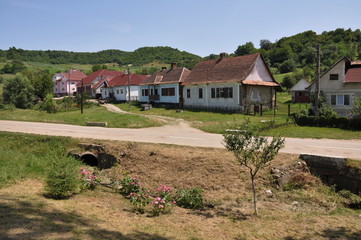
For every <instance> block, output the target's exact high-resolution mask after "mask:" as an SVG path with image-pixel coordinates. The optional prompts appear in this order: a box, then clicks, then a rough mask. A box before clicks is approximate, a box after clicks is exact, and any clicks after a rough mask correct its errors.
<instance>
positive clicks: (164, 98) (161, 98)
mask: <svg viewBox="0 0 361 240" xmlns="http://www.w3.org/2000/svg"><path fill="white" fill-rule="evenodd" d="M153 88H154V89H158V95H159V100H158V101H155V102H158V103H179V84H178V83H172V84H161V85H155V86H154V85H150V86H148V85H146V86H140V88H139V101H140V102H148V101H149V97H148V96H142V89H149V94H150V89H153ZM162 88H174V93H175V94H174V96H162Z"/></svg>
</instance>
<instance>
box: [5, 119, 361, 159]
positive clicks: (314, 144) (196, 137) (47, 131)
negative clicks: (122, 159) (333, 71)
mask: <svg viewBox="0 0 361 240" xmlns="http://www.w3.org/2000/svg"><path fill="white" fill-rule="evenodd" d="M0 131H8V132H22V133H34V134H42V135H51V136H68V137H75V138H92V139H106V140H119V141H134V142H151V143H166V144H177V145H186V146H198V147H216V148H222V147H224V146H223V144H222V139H223V138H222V135H220V134H211V133H205V132H202V131H200V130H198V129H194V128H190V127H189V126H188V125H187V124H178V125H176V126H174V125H173V126H172V125H167V126H163V127H153V128H143V129H126V128H103V127H84V126H75V125H66V124H53V123H35V122H20V121H5V120H1V121H0ZM281 152H286V153H296V154H300V153H309V154H319V155H326V156H341V157H347V158H352V159H359V160H361V140H331V139H296V138H287V139H286V146H285V148H283V149H282V150H281Z"/></svg>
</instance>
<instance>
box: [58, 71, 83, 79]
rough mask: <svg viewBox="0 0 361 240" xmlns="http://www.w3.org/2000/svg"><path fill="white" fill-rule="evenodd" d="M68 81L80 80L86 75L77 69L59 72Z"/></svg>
mask: <svg viewBox="0 0 361 240" xmlns="http://www.w3.org/2000/svg"><path fill="white" fill-rule="evenodd" d="M61 74H62V75H64V77H65V78H66V79H67V80H68V81H81V80H82V79H83V78H86V77H87V76H86V75H85V74H84V73H82V72H81V71H78V70H69V72H65V73H61Z"/></svg>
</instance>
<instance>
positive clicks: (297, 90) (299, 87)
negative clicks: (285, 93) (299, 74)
mask: <svg viewBox="0 0 361 240" xmlns="http://www.w3.org/2000/svg"><path fill="white" fill-rule="evenodd" d="M309 86H310V83H309V82H308V81H307V80H306V79H301V80H299V81H298V82H297V83H296V84H295V85H294V86H293V87H292V88H291V89H290V93H291V96H292V102H293V103H309V102H310V92H309V90H308V89H307V88H308V87H309Z"/></svg>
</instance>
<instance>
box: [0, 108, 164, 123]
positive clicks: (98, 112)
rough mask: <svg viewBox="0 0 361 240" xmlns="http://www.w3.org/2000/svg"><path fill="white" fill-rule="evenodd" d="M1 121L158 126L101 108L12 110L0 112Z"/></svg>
mask: <svg viewBox="0 0 361 240" xmlns="http://www.w3.org/2000/svg"><path fill="white" fill-rule="evenodd" d="M0 119H1V120H18V121H30V122H50V123H65V124H74V125H82V126H84V125H86V122H108V126H109V127H119V128H143V127H153V126H159V125H160V124H159V123H158V122H155V121H153V120H151V119H148V118H146V117H141V116H137V115H130V114H118V113H113V112H109V111H107V110H106V109H105V108H104V107H101V106H92V107H90V108H85V109H84V114H81V113H80V110H78V111H69V112H58V113H55V114H53V113H46V112H44V111H39V110H30V109H14V110H0Z"/></svg>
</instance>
